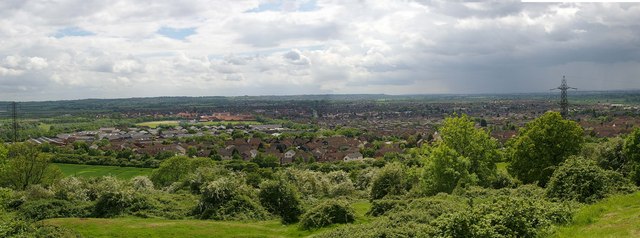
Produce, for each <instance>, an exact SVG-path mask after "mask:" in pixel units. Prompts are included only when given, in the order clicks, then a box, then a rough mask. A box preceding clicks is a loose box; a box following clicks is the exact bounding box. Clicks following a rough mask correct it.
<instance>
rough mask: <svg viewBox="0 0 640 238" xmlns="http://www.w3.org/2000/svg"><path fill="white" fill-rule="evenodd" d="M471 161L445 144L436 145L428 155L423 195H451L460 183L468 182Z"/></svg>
mask: <svg viewBox="0 0 640 238" xmlns="http://www.w3.org/2000/svg"><path fill="white" fill-rule="evenodd" d="M470 166H471V161H469V158H467V157H464V156H462V155H460V154H459V153H458V152H456V151H455V150H453V149H451V148H449V147H448V146H447V145H445V144H442V143H440V144H438V146H436V148H434V150H433V151H432V152H431V154H430V155H429V162H428V163H427V166H426V167H425V170H424V173H425V174H424V178H425V181H424V183H425V184H424V185H425V193H426V194H429V195H434V194H437V193H440V192H446V193H451V192H452V191H453V189H454V188H455V187H456V186H457V185H458V184H459V183H461V182H466V181H469V179H470V177H471V176H470V174H469V170H470Z"/></svg>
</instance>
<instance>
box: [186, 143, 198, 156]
mask: <svg viewBox="0 0 640 238" xmlns="http://www.w3.org/2000/svg"><path fill="white" fill-rule="evenodd" d="M187 156H189V157H196V156H198V148H196V147H193V146H189V147H187Z"/></svg>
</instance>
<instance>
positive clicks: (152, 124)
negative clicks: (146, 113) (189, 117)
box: [136, 121, 180, 128]
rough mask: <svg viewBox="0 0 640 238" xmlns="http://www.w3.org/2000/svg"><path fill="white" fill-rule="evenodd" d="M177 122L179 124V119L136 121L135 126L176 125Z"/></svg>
mask: <svg viewBox="0 0 640 238" xmlns="http://www.w3.org/2000/svg"><path fill="white" fill-rule="evenodd" d="M178 124H180V122H179V121H148V122H142V123H138V124H136V126H146V127H149V128H156V127H158V126H160V125H165V126H177V125H178Z"/></svg>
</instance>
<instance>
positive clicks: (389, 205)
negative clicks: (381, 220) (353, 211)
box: [367, 199, 407, 217]
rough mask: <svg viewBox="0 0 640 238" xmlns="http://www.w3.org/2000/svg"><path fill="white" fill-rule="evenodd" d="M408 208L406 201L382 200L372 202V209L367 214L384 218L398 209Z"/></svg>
mask: <svg viewBox="0 0 640 238" xmlns="http://www.w3.org/2000/svg"><path fill="white" fill-rule="evenodd" d="M406 206H407V201H405V200H392V199H381V200H374V201H373V202H371V209H370V210H369V211H368V212H367V215H370V216H374V217H377V216H383V215H385V214H387V212H389V211H391V210H393V209H396V208H404V207H406Z"/></svg>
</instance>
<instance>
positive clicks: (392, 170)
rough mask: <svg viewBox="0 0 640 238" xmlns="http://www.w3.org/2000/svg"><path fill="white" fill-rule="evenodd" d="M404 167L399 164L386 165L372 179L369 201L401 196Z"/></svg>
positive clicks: (403, 190)
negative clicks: (389, 196) (388, 196)
mask: <svg viewBox="0 0 640 238" xmlns="http://www.w3.org/2000/svg"><path fill="white" fill-rule="evenodd" d="M405 169H406V168H405V167H404V166H403V165H402V164H400V163H392V164H387V165H386V166H384V168H382V169H381V170H380V171H379V172H378V173H377V174H376V176H375V177H374V178H373V182H372V185H371V194H370V196H369V197H370V198H371V200H374V199H381V198H383V197H384V196H387V195H401V194H403V193H404V192H405V191H406V190H405V182H404V178H405V176H406V174H405Z"/></svg>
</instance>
